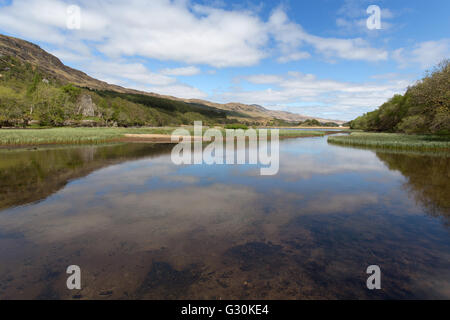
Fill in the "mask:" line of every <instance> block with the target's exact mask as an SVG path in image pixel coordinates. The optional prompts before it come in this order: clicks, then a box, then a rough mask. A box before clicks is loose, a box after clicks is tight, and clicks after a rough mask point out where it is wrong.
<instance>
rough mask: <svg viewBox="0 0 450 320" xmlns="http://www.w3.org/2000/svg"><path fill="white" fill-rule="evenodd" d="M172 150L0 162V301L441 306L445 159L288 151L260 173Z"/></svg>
mask: <svg viewBox="0 0 450 320" xmlns="http://www.w3.org/2000/svg"><path fill="white" fill-rule="evenodd" d="M171 147H172V146H167V145H148V144H127V145H112V146H103V147H72V148H57V149H48V150H45V149H44V150H40V149H38V150H27V151H20V150H12V151H0V194H1V198H0V208H1V209H2V210H1V211H0V299H18V298H20V299H22V298H24V299H89V298H91V299H185V298H188V299H312V298H319V299H344V298H345V299H404V298H425V299H432V298H438V299H449V298H450V232H449V231H450V230H449V224H450V199H449V196H448V195H449V194H450V179H449V178H450V163H449V159H450V158H449V157H448V156H442V155H432V154H430V155H420V154H411V153H386V152H375V151H371V150H360V149H355V148H344V147H339V146H332V145H328V144H327V142H326V138H300V139H285V140H282V141H281V142H280V172H279V174H278V175H276V176H260V175H259V170H258V168H257V167H256V166H223V165H216V166H203V165H199V166H181V167H177V166H175V165H173V164H172V163H171V161H170V150H171ZM69 265H78V266H80V267H81V271H82V289H81V290H75V291H69V290H68V289H67V288H66V279H67V277H68V275H67V274H66V273H65V271H66V268H67V266H69ZM369 265H379V266H380V268H381V271H382V278H381V281H382V282H381V285H382V289H381V290H375V291H370V290H368V289H367V287H366V279H367V277H368V275H367V274H366V268H367V267H368V266H369Z"/></svg>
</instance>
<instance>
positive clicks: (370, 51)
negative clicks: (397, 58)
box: [268, 8, 388, 61]
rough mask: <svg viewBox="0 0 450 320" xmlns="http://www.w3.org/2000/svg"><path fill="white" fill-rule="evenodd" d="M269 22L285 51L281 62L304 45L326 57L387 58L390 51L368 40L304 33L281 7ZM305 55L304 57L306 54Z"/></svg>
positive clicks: (348, 58) (281, 48)
mask: <svg viewBox="0 0 450 320" xmlns="http://www.w3.org/2000/svg"><path fill="white" fill-rule="evenodd" d="M268 24H269V28H270V32H271V34H272V35H273V37H274V38H275V40H276V41H277V43H278V46H279V47H280V50H281V52H282V57H281V59H282V61H283V57H289V55H294V57H295V55H296V54H297V55H298V48H299V47H301V46H304V45H309V46H312V47H314V49H315V50H316V52H317V53H319V54H322V55H324V56H325V57H327V58H334V57H337V58H341V59H346V60H364V61H380V60H386V59H387V57H388V53H387V51H385V50H381V49H376V48H372V47H370V45H369V43H368V42H367V41H365V40H363V39H361V38H355V39H338V38H324V37H318V36H314V35H311V34H309V33H307V32H305V31H304V30H303V28H302V27H301V26H300V25H298V24H296V23H294V22H291V21H290V20H289V18H288V16H287V15H286V13H285V12H284V11H283V10H282V9H281V8H278V9H277V10H275V11H274V12H273V14H272V15H271V17H270V19H269V23H268ZM297 58H298V56H297ZM302 58H305V56H304V55H303V56H302Z"/></svg>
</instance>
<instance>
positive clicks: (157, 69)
mask: <svg viewBox="0 0 450 320" xmlns="http://www.w3.org/2000/svg"><path fill="white" fill-rule="evenodd" d="M73 5H75V6H77V7H78V8H79V9H80V11H79V15H78V11H77V10H76V8H75V10H74V7H70V6H73ZM370 5H376V6H378V7H379V8H380V9H381V14H380V19H381V29H379V30H376V29H375V30H370V29H369V28H367V23H366V21H367V19H368V18H369V16H370V14H368V13H367V12H366V10H367V8H368V7H369V6H370ZM449 12H450V1H447V0H427V1H422V0H409V1H406V0H395V1H394V0H390V1H387V0H385V1H377V0H368V1H366V0H342V1H338V0H314V1H312V0H310V1H306V0H305V1H300V0H297V1H294V0H284V1H235V0H233V1H221V0H217V1H204V0H203V1H202V0H198V1H187V0H178V1H170V0H152V1H144V0H130V1H116V0H104V1H101V0H98V1H92V0H90V1H88V0H80V1H75V0H73V1H63V0H6V1H5V0H3V1H2V0H0V32H1V33H3V34H6V35H11V36H16V37H19V38H22V39H25V40H29V41H31V42H34V43H37V44H38V45H40V46H41V47H42V48H43V49H45V50H47V51H49V52H51V53H53V54H55V55H56V56H58V57H59V58H60V59H61V60H62V61H63V62H64V63H65V64H67V65H69V66H71V67H74V68H77V69H80V70H82V71H84V72H86V73H88V74H89V75H91V76H93V77H96V78H98V79H101V80H104V81H107V82H110V83H114V84H118V85H122V86H125V87H130V88H136V89H139V90H144V91H151V92H156V93H161V94H168V95H173V96H177V97H183V98H200V99H206V100H211V101H214V102H223V103H225V102H242V103H248V104H253V103H255V104H260V105H263V106H265V107H267V108H269V109H274V110H285V111H290V112H295V113H300V114H306V115H311V116H318V117H322V118H328V119H342V120H350V119H353V118H355V117H356V116H358V115H360V114H362V113H365V112H367V111H371V110H373V109H375V108H376V107H378V106H379V105H380V104H382V103H383V102H384V101H386V100H387V99H388V98H390V97H391V96H392V95H394V94H396V93H403V92H404V91H405V89H406V88H407V86H408V85H411V84H413V83H414V82H415V81H416V80H418V79H420V78H421V77H422V76H423V75H424V72H425V70H427V69H429V68H431V67H432V66H433V65H435V64H436V63H438V62H439V61H440V60H442V59H444V58H450V19H449V18H448V13H449Z"/></svg>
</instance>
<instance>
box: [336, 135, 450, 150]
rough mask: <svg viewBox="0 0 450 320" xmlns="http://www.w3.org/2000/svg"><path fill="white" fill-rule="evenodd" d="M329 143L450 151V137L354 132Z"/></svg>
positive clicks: (380, 147)
mask: <svg viewBox="0 0 450 320" xmlns="http://www.w3.org/2000/svg"><path fill="white" fill-rule="evenodd" d="M328 142H329V143H332V144H339V145H348V146H358V147H367V148H377V149H393V150H417V151H421V150H423V151H450V137H449V136H436V135H407V134H399V133H367V132H353V133H352V134H350V135H345V136H330V137H328Z"/></svg>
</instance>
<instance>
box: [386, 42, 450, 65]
mask: <svg viewBox="0 0 450 320" xmlns="http://www.w3.org/2000/svg"><path fill="white" fill-rule="evenodd" d="M392 58H393V59H394V60H395V61H397V62H398V64H399V66H400V68H406V67H408V66H410V65H412V64H416V65H419V66H420V67H421V68H422V69H428V68H431V67H433V66H435V65H437V64H438V63H439V62H441V61H442V60H443V59H446V58H447V59H448V58H450V39H441V40H436V41H425V42H421V43H418V44H416V45H415V46H414V47H413V48H409V49H405V48H399V49H397V50H394V51H393V53H392Z"/></svg>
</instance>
